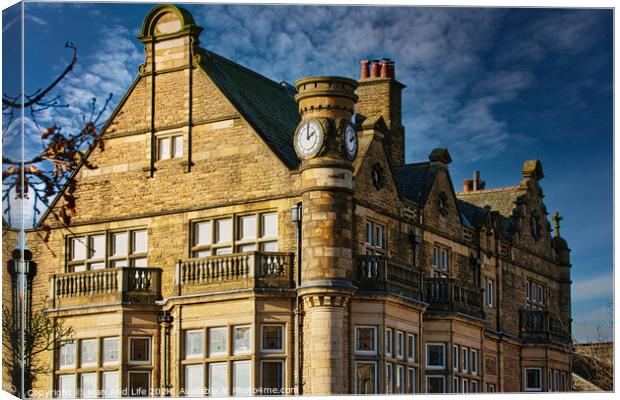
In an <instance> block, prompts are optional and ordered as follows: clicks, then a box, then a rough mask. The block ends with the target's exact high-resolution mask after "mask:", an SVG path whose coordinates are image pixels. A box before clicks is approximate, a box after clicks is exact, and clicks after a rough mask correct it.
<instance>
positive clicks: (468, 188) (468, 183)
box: [463, 179, 474, 193]
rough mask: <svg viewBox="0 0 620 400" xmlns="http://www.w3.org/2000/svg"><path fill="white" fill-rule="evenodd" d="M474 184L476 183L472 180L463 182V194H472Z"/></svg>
mask: <svg viewBox="0 0 620 400" xmlns="http://www.w3.org/2000/svg"><path fill="white" fill-rule="evenodd" d="M473 184H474V181H472V180H471V179H465V180H464V181H463V192H465V193H467V192H471V190H472V186H473Z"/></svg>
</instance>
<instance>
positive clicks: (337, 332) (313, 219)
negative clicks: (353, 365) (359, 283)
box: [294, 77, 357, 394]
mask: <svg viewBox="0 0 620 400" xmlns="http://www.w3.org/2000/svg"><path fill="white" fill-rule="evenodd" d="M296 86H297V89H298V91H299V93H298V94H297V95H296V96H295V100H296V101H297V103H298V105H299V111H300V114H301V122H300V123H299V126H298V128H297V131H296V133H295V137H294V146H295V151H296V152H297V154H298V156H299V158H300V159H301V161H302V162H301V167H300V170H301V180H302V209H303V214H302V261H301V279H302V284H301V287H300V289H299V295H300V296H301V298H302V301H303V309H304V310H303V311H304V328H303V345H304V360H303V382H304V386H303V390H304V394H339V393H351V390H352V387H349V386H348V385H349V382H350V379H349V370H350V368H349V365H348V362H347V358H346V357H345V355H346V354H347V353H348V349H349V348H350V343H349V337H350V335H349V326H348V324H347V315H348V313H349V311H348V310H349V299H350V298H351V296H352V295H353V293H355V291H356V290H357V288H356V287H355V286H354V285H353V283H352V281H353V279H354V271H353V262H352V254H351V252H352V247H353V246H352V238H353V160H354V159H355V157H356V156H357V135H356V133H355V130H354V129H353V126H352V125H351V117H352V116H353V113H354V106H355V102H356V101H357V96H356V95H355V88H356V87H357V82H356V81H354V80H351V79H347V78H340V77H311V78H304V79H300V80H298V81H297V82H296Z"/></svg>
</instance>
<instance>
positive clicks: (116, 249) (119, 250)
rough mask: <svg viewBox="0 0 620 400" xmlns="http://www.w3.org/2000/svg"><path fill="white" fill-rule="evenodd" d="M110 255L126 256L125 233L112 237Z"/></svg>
mask: <svg viewBox="0 0 620 400" xmlns="http://www.w3.org/2000/svg"><path fill="white" fill-rule="evenodd" d="M112 254H113V255H115V256H125V255H127V232H122V233H115V234H114V235H112Z"/></svg>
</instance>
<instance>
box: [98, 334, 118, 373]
mask: <svg viewBox="0 0 620 400" xmlns="http://www.w3.org/2000/svg"><path fill="white" fill-rule="evenodd" d="M108 341H110V342H111V341H116V361H106V359H105V355H106V352H105V343H106V342H108ZM120 358H121V357H120V338H119V337H118V336H109V337H104V338H103V339H102V341H101V362H102V365H103V366H104V367H107V366H110V365H118V364H119V361H120Z"/></svg>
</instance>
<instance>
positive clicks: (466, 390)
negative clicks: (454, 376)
mask: <svg viewBox="0 0 620 400" xmlns="http://www.w3.org/2000/svg"><path fill="white" fill-rule="evenodd" d="M461 393H463V394H466V393H469V380H467V378H462V379H461Z"/></svg>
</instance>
